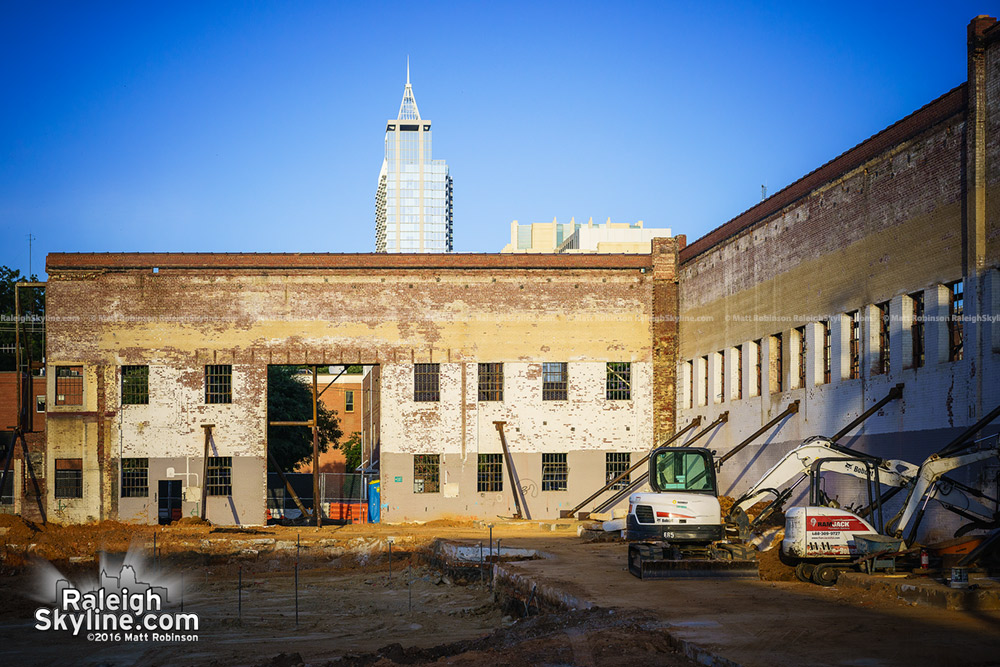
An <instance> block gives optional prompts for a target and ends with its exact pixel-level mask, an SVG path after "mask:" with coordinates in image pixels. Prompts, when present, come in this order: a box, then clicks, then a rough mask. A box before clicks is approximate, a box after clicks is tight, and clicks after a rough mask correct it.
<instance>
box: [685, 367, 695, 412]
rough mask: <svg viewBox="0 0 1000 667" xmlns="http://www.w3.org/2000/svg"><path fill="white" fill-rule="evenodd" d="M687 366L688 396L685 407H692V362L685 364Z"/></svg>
mask: <svg viewBox="0 0 1000 667" xmlns="http://www.w3.org/2000/svg"><path fill="white" fill-rule="evenodd" d="M685 365H686V366H687V376H688V395H687V407H688V408H693V407H694V362H691V361H687V362H685Z"/></svg>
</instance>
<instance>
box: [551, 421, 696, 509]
mask: <svg viewBox="0 0 1000 667" xmlns="http://www.w3.org/2000/svg"><path fill="white" fill-rule="evenodd" d="M700 424H701V415H698V416H697V417H695V418H694V419H692V420H691V421H690V423H688V425H687V426H685V427H684V428H682V429H681V430H680V431H677V433H674V434H673V435H672V436H670V437H669V438H668V439H667V440H665V441H664V442H663V443H662V444H660V445H659V446H660V447H666V446H667V445H669V444H670V443H672V442H674V441H675V440H677V439H678V438H680V437H681V436H683V435H684V434H685V433H687V432H688V431H690V430H691V429H693V428H697V427H698V426H699V425H700ZM653 449H656V447H654V448H653ZM650 451H652V450H650ZM648 460H649V452H647V453H646V454H644V455H643V457H642V458H641V459H639V460H638V461H636V462H635V463H633V464H632V465H631V466H629V469H628V470H626V471H625V472H623V473H622V474H620V475H618V476H617V477H615V478H614V479H613V480H611V481H610V482H608V483H607V484H605V485H604V486H602V487H601V488H600V489H598V490H597V491H595V492H594V493H592V494H591V495H590V496H589V497H588V498H587V499H586V500H584V501H582V502H580V503H579V504H578V505H577V506H576V507H574V508H573V509H571V510H569V511H566V510H562V511H560V512H559V518H560V519H568V518H570V517H572V516H573V515H574V514H576V513H577V512H579V511H580V510H581V509H583V508H584V506H585V505H587V504H588V503H590V502H592V501H594V500H596V499H597V497H598V496H600V495H601V494H602V493H604V492H605V491H608V490H610V489H611V487H613V486H614V485H615V484H617V483H618V482H621V481H622V480H624V479H625V478H626V477H629V476H631V474H632V473H633V472H635V471H636V470H638V469H639V468H640V467H642V465H643V464H644V463H646V461H648ZM626 485H628V483H626ZM579 518H580V519H585V518H586V517H584V516H581V517H579Z"/></svg>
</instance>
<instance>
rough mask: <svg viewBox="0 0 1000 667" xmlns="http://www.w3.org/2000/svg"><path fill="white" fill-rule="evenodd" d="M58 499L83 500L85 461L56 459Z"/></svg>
mask: <svg viewBox="0 0 1000 667" xmlns="http://www.w3.org/2000/svg"><path fill="white" fill-rule="evenodd" d="M56 498H83V459H56Z"/></svg>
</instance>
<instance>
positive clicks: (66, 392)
mask: <svg viewBox="0 0 1000 667" xmlns="http://www.w3.org/2000/svg"><path fill="white" fill-rule="evenodd" d="M56 405H83V366H56ZM74 497H76V496H74Z"/></svg>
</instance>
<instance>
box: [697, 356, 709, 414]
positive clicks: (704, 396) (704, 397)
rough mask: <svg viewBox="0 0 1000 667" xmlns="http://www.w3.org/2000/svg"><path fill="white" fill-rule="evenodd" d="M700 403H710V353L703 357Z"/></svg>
mask: <svg viewBox="0 0 1000 667" xmlns="http://www.w3.org/2000/svg"><path fill="white" fill-rule="evenodd" d="M698 400H699V401H700V403H698V405H708V355H707V354H706V355H705V356H704V357H702V358H701V396H699V397H698Z"/></svg>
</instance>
